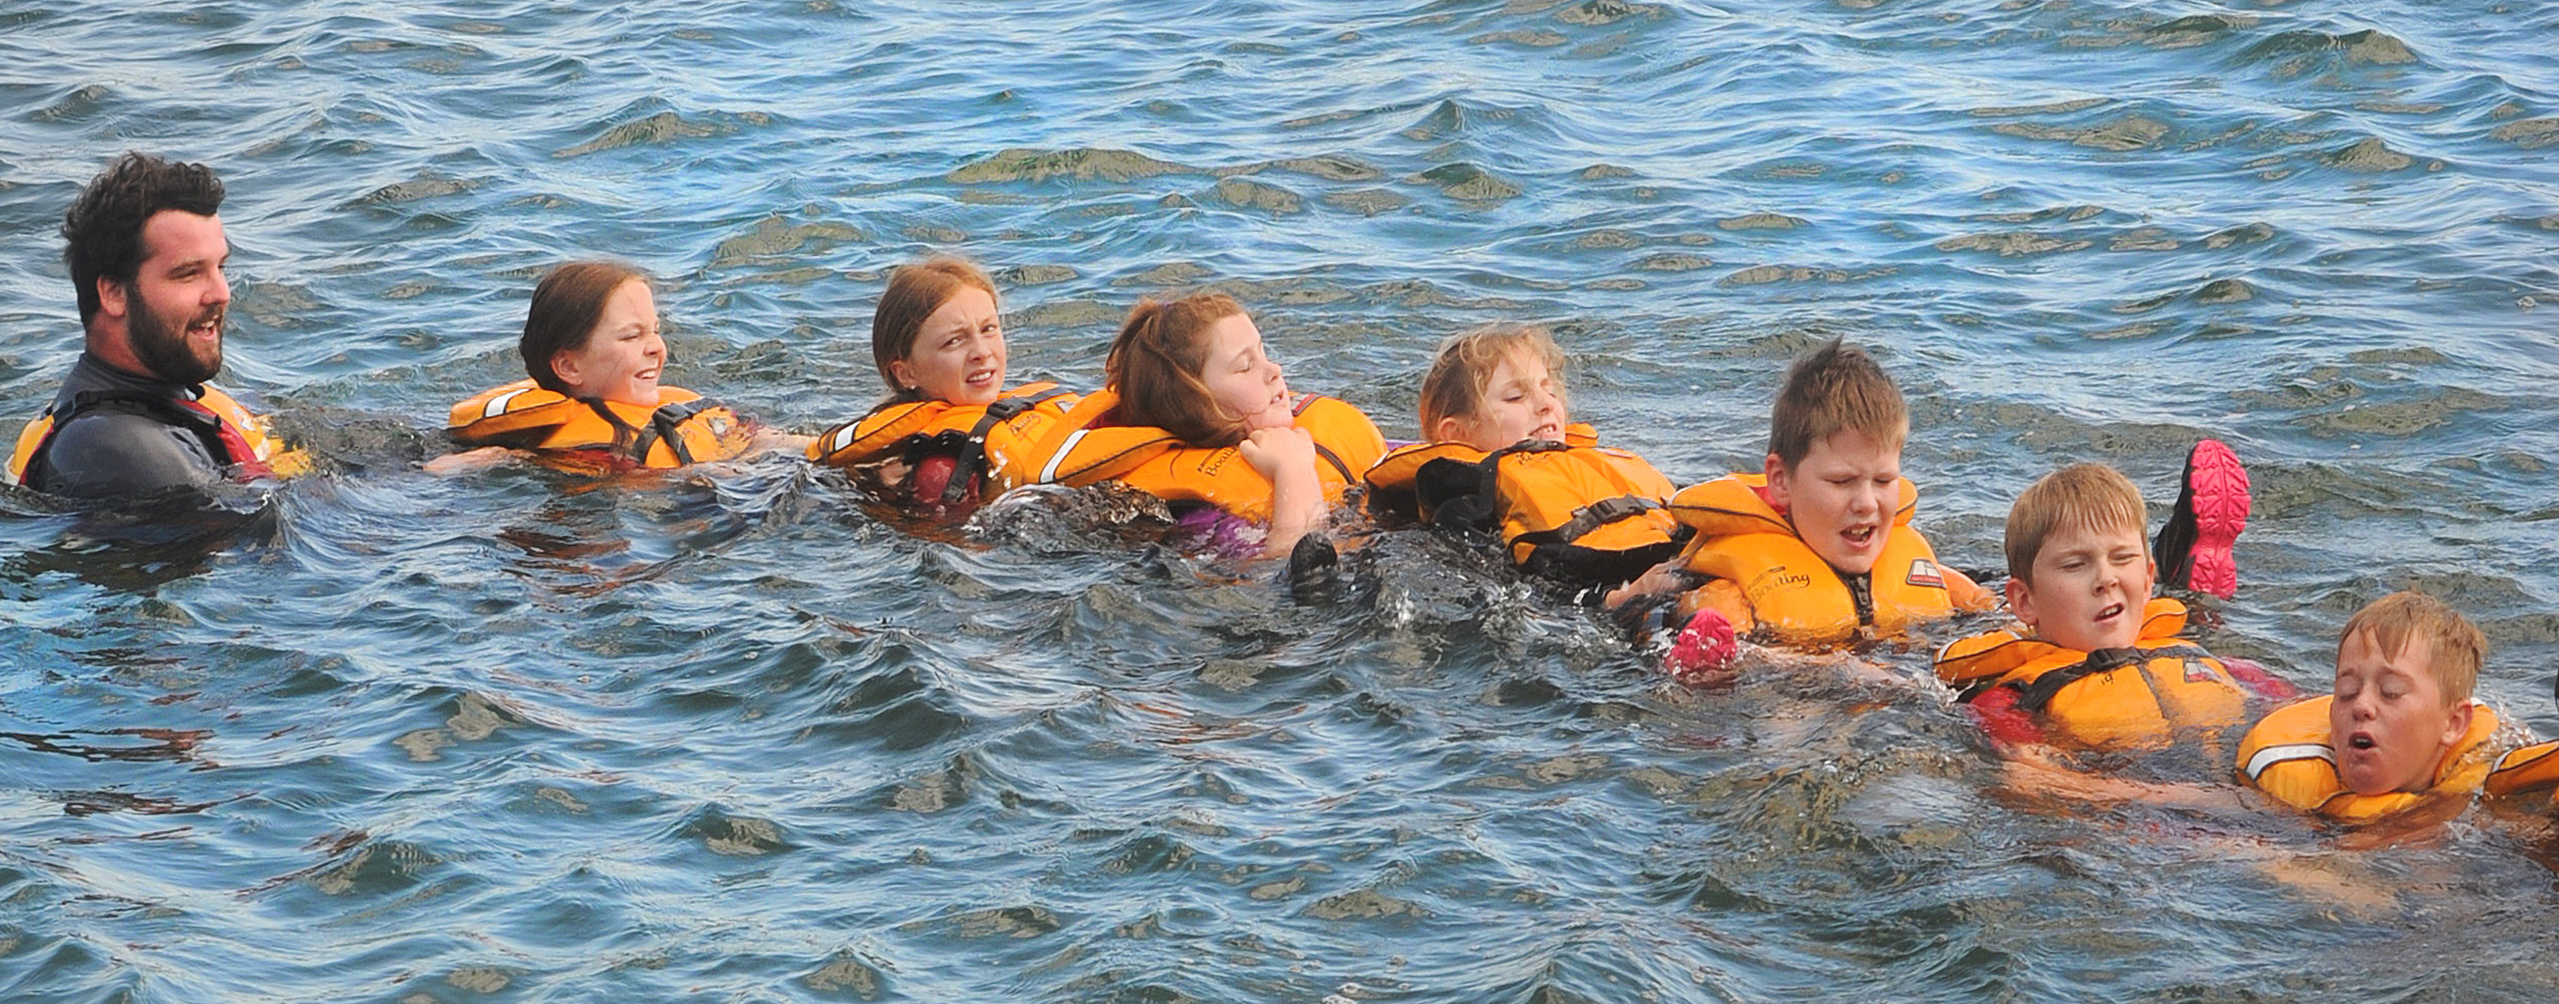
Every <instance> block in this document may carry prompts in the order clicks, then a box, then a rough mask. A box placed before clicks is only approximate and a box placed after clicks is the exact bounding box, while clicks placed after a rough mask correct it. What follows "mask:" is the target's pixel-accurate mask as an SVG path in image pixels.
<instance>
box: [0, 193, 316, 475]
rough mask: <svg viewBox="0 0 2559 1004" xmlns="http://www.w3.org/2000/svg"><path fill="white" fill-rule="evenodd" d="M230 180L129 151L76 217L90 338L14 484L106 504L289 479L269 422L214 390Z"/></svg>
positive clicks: (66, 252)
mask: <svg viewBox="0 0 2559 1004" xmlns="http://www.w3.org/2000/svg"><path fill="white" fill-rule="evenodd" d="M221 208H222V182H221V180H220V179H217V178H215V177H214V176H213V171H212V169H210V168H207V167H205V166H204V165H202V164H181V163H176V162H173V161H167V160H162V159H160V158H158V157H153V156H149V155H147V154H142V153H127V154H125V155H124V156H123V157H121V158H118V159H117V160H116V162H115V163H113V164H110V165H108V166H107V169H106V170H105V171H103V172H101V173H99V175H98V176H97V177H96V178H94V179H91V180H90V182H89V185H88V187H87V188H84V189H82V190H81V192H80V197H79V198H78V199H77V200H76V201H74V202H73V203H72V204H71V211H70V212H68V213H65V214H63V220H62V236H63V239H64V241H65V242H66V243H65V245H64V247H63V251H62V258H63V261H64V262H65V263H66V264H68V265H70V267H71V284H72V286H73V287H75V288H76V289H77V290H78V291H79V298H80V323H81V326H82V327H83V329H84V330H85V332H86V336H85V339H84V341H83V343H82V350H81V353H80V360H79V362H77V363H74V364H73V365H72V367H71V373H70V375H68V376H66V377H64V378H63V381H62V392H61V393H60V394H58V395H56V396H55V398H54V401H53V405H52V407H50V408H47V409H45V412H44V414H43V415H41V416H39V417H38V418H37V419H36V420H35V421H32V422H29V423H27V427H26V429H25V430H24V431H23V432H22V433H20V435H19V437H18V445H17V450H16V451H15V453H14V454H13V455H12V456H11V457H10V459H9V466H8V479H9V481H10V482H11V483H13V484H22V485H25V486H27V487H29V488H33V489H36V490H38V491H44V492H50V493H53V494H56V495H68V496H74V497H79V498H91V499H106V498H123V497H129V496H139V495H149V494H155V493H158V492H161V491H164V490H167V489H170V488H172V487H176V486H189V487H195V488H202V487H205V486H207V485H211V484H214V483H216V482H219V481H221V480H223V479H225V478H232V477H239V478H254V477H263V476H267V475H270V474H274V473H277V471H276V470H275V467H276V465H278V464H280V463H286V462H289V461H295V460H298V455H296V456H293V457H285V456H279V453H280V452H281V448H280V447H279V446H278V445H277V444H275V443H274V442H273V441H272V440H271V439H270V438H269V436H268V435H267V431H266V424H265V422H264V421H263V420H262V419H260V418H258V417H257V416H255V415H252V414H250V413H249V412H248V411H247V410H246V409H243V408H241V407H240V405H239V404H238V403H237V402H235V401H233V400H231V398H230V397H229V396H228V395H225V394H223V393H222V392H221V391H218V390H215V389H213V388H210V387H207V386H204V382H205V381H206V380H209V379H212V378H213V376H214V375H215V374H217V373H220V372H221V371H222V327H223V320H224V318H225V315H226V312H227V311H228V309H229V307H230V305H231V284H230V283H229V281H227V280H226V279H225V278H224V277H223V273H222V268H223V265H224V264H225V263H226V262H228V261H229V260H230V257H231V244H230V242H229V241H228V240H226V239H224V237H223V235H222V220H221V219H220V218H219V217H217V216H216V215H215V214H216V213H217V212H219V211H220V210H221Z"/></svg>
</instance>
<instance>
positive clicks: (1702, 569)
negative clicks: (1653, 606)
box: [1609, 340, 1995, 682]
mask: <svg viewBox="0 0 2559 1004" xmlns="http://www.w3.org/2000/svg"><path fill="white" fill-rule="evenodd" d="M1909 432H1910V411H1909V408H1908V406H1907V405H1906V404H1904V402H1903V400H1902V396H1901V390H1900V389H1899V388H1897V387H1895V386H1893V382H1892V379H1891V378H1890V377H1887V376H1885V375H1884V371H1883V368H1882V367H1880V366H1877V365H1876V364H1875V361H1874V359H1873V358H1871V357H1869V356H1867V355H1866V353H1865V352H1863V351H1861V350H1859V349H1857V348H1856V347H1854V346H1850V345H1846V344H1843V343H1841V342H1839V341H1837V340H1833V341H1832V342H1830V343H1829V344H1827V345H1823V346H1821V347H1819V348H1817V349H1814V350H1813V351H1811V352H1809V353H1806V354H1805V355H1804V356H1803V357H1802V358H1800V359H1797V360H1796V361H1795V364H1794V366H1793V367H1792V368H1791V369H1789V370H1788V371H1787V374H1786V384H1785V386H1784V388H1783V389H1781V390H1780V391H1779V392H1778V395H1777V403H1776V406H1775V408H1773V409H1772V410H1771V413H1770V415H1769V432H1768V456H1767V458H1766V459H1765V460H1764V461H1763V462H1762V465H1761V471H1760V473H1758V474H1732V475H1727V476H1725V477H1722V478H1717V479H1715V480H1713V481H1709V482H1706V483H1704V484H1700V485H1694V486H1691V487H1689V488H1686V489H1684V490H1682V491H1680V492H1679V494H1678V495H1676V496H1673V497H1672V499H1671V503H1670V508H1671V511H1672V513H1673V514H1674V515H1676V516H1678V517H1679V520H1680V522H1682V523H1683V524H1686V525H1687V526H1689V527H1691V528H1693V529H1694V530H1695V531H1696V537H1695V539H1693V540H1692V541H1691V542H1690V543H1689V545H1688V549H1687V551H1686V552H1685V553H1684V554H1682V555H1681V556H1680V557H1678V558H1675V559H1673V560H1672V561H1670V562H1668V563H1666V564H1664V565H1663V566H1661V567H1660V568H1657V569H1655V570H1654V571H1653V572H1652V573H1648V574H1647V575H1646V576H1645V577H1644V579H1642V580H1639V581H1638V582H1637V583H1636V584H1634V585H1633V586H1630V587H1628V588H1627V589H1625V590H1620V591H1618V593H1616V594H1612V595H1611V596H1610V597H1609V600H1610V605H1611V606H1612V607H1615V608H1618V609H1620V610H1621V611H1624V610H1627V609H1629V608H1636V609H1640V608H1641V607H1643V606H1644V605H1646V604H1648V603H1653V602H1659V601H1661V600H1662V598H1663V597H1665V596H1668V595H1672V594H1675V595H1676V599H1677V601H1678V606H1677V607H1676V610H1677V616H1678V618H1679V619H1680V620H1684V621H1686V622H1687V623H1688V628H1687V629H1685V630H1683V631H1682V632H1681V638H1680V641H1679V643H1678V644H1677V645H1674V647H1673V649H1672V654H1671V662H1672V671H1673V673H1674V675H1678V676H1680V678H1681V679H1682V680H1683V681H1684V682H1706V681H1707V680H1711V679H1713V678H1714V676H1715V675H1716V674H1718V673H1719V672H1720V670H1721V669H1722V668H1723V664H1725V663H1728V662H1729V660H1730V658H1731V652H1732V649H1731V645H1730V641H1729V639H1730V638H1731V637H1732V635H1733V634H1734V633H1735V632H1741V633H1756V634H1759V635H1761V636H1763V637H1766V638H1769V639H1772V640H1775V641H1778V642H1781V643H1785V644H1793V645H1823V644H1832V643H1837V642H1842V641H1847V640H1849V639H1851V638H1853V637H1856V636H1858V635H1860V634H1870V635H1892V634H1897V633H1899V632H1901V631H1902V630H1903V629H1905V628H1906V627H1908V626H1909V625H1911V624H1913V623H1916V622H1919V621H1923V620H1929V619H1933V618H1939V617H1945V616H1949V615H1951V614H1953V613H1954V612H1956V611H1958V610H1987V609H1989V608H1990V607H1991V606H1993V605H1994V603H1995V600H1994V598H1993V597H1992V596H1991V594H1990V592H1989V591H1988V590H1985V589H1983V588H1981V586H1979V585H1977V584H1975V583H1974V582H1973V581H1972V580H1971V579H1969V578H1966V577H1965V576H1964V575H1963V573H1961V572H1957V571H1955V570H1953V569H1950V568H1946V567H1944V566H1942V565H1939V564H1938V563H1937V558H1936V553H1935V551H1933V550H1932V549H1931V548H1930V547H1929V546H1928V541H1927V540H1926V539H1925V538H1923V537H1921V536H1920V534H1919V531H1918V530H1916V529H1913V528H1912V527H1911V525H1910V522H1911V516H1912V514H1913V513H1914V512H1915V511H1916V510H1917V506H1918V490H1917V489H1916V488H1914V487H1912V485H1911V483H1910V482H1909V481H1908V480H1906V479H1904V478H1903V477H1902V476H1901V450H1902V443H1903V441H1904V439H1906V438H1907V437H1908V435H1909ZM1677 622H1678V621H1674V623H1677ZM1692 642H1696V643H1699V644H1697V645H1694V646H1692ZM1698 653H1703V654H1702V655H1699V654H1698ZM1692 656H1695V657H1692Z"/></svg>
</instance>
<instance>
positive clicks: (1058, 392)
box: [906, 387, 1066, 505]
mask: <svg viewBox="0 0 2559 1004" xmlns="http://www.w3.org/2000/svg"><path fill="white" fill-rule="evenodd" d="M1065 393H1066V388H1064V387H1051V388H1049V389H1047V390H1044V391H1041V392H1039V393H1037V394H1029V395H1024V396H1018V397H1001V398H997V399H995V400H994V401H993V402H991V403H989V404H988V405H987V406H986V414H984V415H980V416H978V419H977V424H975V425H972V426H970V427H969V431H968V432H966V433H961V432H960V431H959V430H957V429H948V430H944V431H942V432H940V433H936V434H934V435H931V436H916V437H914V438H913V439H912V441H910V442H909V443H908V444H907V447H906V463H907V466H908V467H909V468H912V467H914V466H915V464H916V463H917V462H918V461H921V460H922V459H924V458H925V457H927V456H930V455H932V454H936V453H945V452H947V453H950V454H952V455H953V456H954V458H955V459H957V460H958V461H959V464H958V466H956V467H954V468H952V469H951V479H950V480H949V481H947V482H944V483H943V485H942V504H943V505H957V504H959V503H960V502H962V501H965V500H967V498H968V497H969V493H970V492H972V491H975V490H976V489H975V488H974V487H973V486H975V485H978V484H981V483H983V481H984V479H985V477H986V475H987V473H988V471H989V470H990V469H991V468H993V467H994V461H992V460H990V459H988V457H987V455H986V436H987V434H988V433H991V432H994V431H995V427H996V426H998V425H1002V424H1004V423H1006V422H1010V421H1012V420H1013V419H1015V418H1018V417H1020V416H1021V414H1022V413H1023V412H1026V411H1029V410H1031V409H1033V408H1036V407H1039V406H1040V404H1041V403H1042V402H1045V401H1048V400H1050V399H1052V398H1056V397H1059V396H1062V395H1064V394H1065Z"/></svg>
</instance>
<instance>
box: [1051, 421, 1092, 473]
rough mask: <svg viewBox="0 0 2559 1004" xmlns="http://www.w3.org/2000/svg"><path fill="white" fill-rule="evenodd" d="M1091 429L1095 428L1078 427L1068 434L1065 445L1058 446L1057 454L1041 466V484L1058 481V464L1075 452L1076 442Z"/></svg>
mask: <svg viewBox="0 0 2559 1004" xmlns="http://www.w3.org/2000/svg"><path fill="white" fill-rule="evenodd" d="M1091 431H1093V430H1091V429H1077V430H1075V431H1074V432H1072V433H1069V434H1068V435H1067V437H1066V443H1065V445H1062V446H1059V447H1058V448H1057V453H1056V455H1054V456H1051V457H1049V458H1048V463H1047V464H1046V465H1045V466H1042V467H1041V468H1040V483H1041V484H1044V485H1050V484H1056V483H1057V465H1059V464H1062V463H1065V462H1066V455H1067V454H1069V453H1073V452H1075V444H1076V442H1077V441H1079V440H1082V439H1083V438H1084V434H1085V433H1087V432H1091Z"/></svg>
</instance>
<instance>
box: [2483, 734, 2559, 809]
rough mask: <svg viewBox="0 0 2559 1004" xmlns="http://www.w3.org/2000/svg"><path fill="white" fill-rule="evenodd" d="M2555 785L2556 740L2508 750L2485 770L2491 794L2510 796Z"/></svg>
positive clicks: (2558, 765) (2558, 769) (2558, 776)
mask: <svg viewBox="0 0 2559 1004" xmlns="http://www.w3.org/2000/svg"><path fill="white" fill-rule="evenodd" d="M2554 785H2559V740H2553V741H2551V742H2542V743H2534V744H2532V745H2530V746H2525V747H2521V748H2519V749H2514V750H2509V751H2507V753H2506V755H2504V756H2501V757H2498V758H2497V765H2496V766H2495V767H2494V768H2493V769H2491V770H2489V771H2488V780H2487V782H2486V787H2487V789H2488V793H2489V794H2491V795H2499V796H2504V795H2514V794H2520V793H2522V792H2527V791H2535V790H2538V789H2542V788H2548V787H2552V786H2554Z"/></svg>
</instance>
